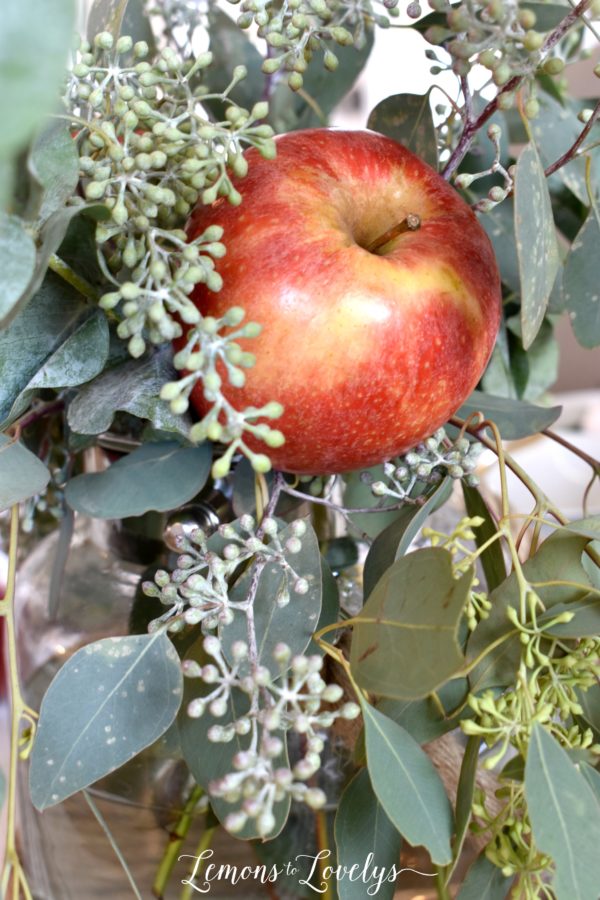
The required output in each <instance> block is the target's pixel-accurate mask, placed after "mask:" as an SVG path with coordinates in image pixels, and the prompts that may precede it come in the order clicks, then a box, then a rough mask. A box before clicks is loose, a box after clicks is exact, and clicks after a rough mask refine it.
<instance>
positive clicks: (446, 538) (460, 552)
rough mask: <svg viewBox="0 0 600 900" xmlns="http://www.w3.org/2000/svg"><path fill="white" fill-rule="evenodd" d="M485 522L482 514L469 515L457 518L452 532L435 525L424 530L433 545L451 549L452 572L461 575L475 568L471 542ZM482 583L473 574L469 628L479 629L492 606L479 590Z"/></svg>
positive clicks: (469, 598) (425, 535)
mask: <svg viewBox="0 0 600 900" xmlns="http://www.w3.org/2000/svg"><path fill="white" fill-rule="evenodd" d="M481 525H483V519H482V518H481V516H465V517H464V518H462V519H460V521H459V522H457V524H456V526H455V527H454V529H453V531H452V532H451V533H450V534H444V532H442V531H436V530H435V529H434V528H423V529H422V531H421V534H422V535H423V537H424V538H425V539H426V540H428V541H429V543H430V545H431V546H432V547H441V548H442V549H443V550H447V551H448V553H449V554H450V556H451V557H452V573H453V575H454V577H455V578H460V576H461V575H463V574H464V573H465V572H466V571H467V570H468V569H470V568H471V566H472V565H473V562H474V560H475V556H474V553H473V551H472V549H471V547H469V546H468V544H469V543H472V542H473V541H474V540H475V531H474V530H473V529H477V528H479V527H480V526H481ZM478 586H479V579H478V578H477V576H475V577H474V578H473V581H472V583H471V590H470V591H469V596H468V597H467V602H466V605H465V609H464V614H465V618H466V621H467V626H468V628H469V631H475V629H476V627H477V625H478V624H479V622H481V620H482V619H487V618H488V617H489V614H490V609H491V608H492V603H491V600H490V599H489V597H488V595H487V593H486V592H485V591H476V590H474V588H476V587H478Z"/></svg>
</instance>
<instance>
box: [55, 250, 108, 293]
mask: <svg viewBox="0 0 600 900" xmlns="http://www.w3.org/2000/svg"><path fill="white" fill-rule="evenodd" d="M48 267H49V268H50V269H52V271H53V272H55V273H56V274H57V275H60V277H61V278H62V279H63V281H66V282H67V283H68V284H70V285H71V286H72V287H74V288H75V290H76V291H79V293H80V294H83V296H84V297H86V298H87V299H88V300H92V301H93V302H94V303H96V302H97V300H98V292H97V291H96V290H95V289H94V288H93V287H92V285H91V284H90V283H89V282H87V281H86V280H85V278H82V277H81V275H78V274H77V272H75V271H74V269H72V268H71V266H70V265H69V264H68V263H66V262H65V261H64V260H63V259H61V258H60V256H57V255H56V253H53V254H52V256H51V257H50V259H49V260H48Z"/></svg>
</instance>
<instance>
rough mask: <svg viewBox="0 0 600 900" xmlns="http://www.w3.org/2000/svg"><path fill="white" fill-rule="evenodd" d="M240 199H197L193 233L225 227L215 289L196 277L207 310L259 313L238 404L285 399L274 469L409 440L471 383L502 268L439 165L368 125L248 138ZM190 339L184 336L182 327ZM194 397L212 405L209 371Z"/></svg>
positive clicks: (444, 415) (391, 452) (364, 461)
mask: <svg viewBox="0 0 600 900" xmlns="http://www.w3.org/2000/svg"><path fill="white" fill-rule="evenodd" d="M246 158H247V160H248V163H249V172H248V175H246V176H245V177H244V178H240V179H237V180H235V186H236V188H237V189H238V190H239V191H240V193H241V195H242V198H243V202H242V205H241V206H240V207H233V206H231V205H230V204H229V203H228V201H227V200H226V199H224V198H220V199H219V200H217V201H216V202H215V203H213V204H212V206H202V205H199V206H198V207H196V209H195V210H194V211H193V213H192V215H191V217H190V221H189V223H188V234H189V235H190V236H191V237H194V236H196V235H197V234H199V233H201V232H202V231H203V230H204V229H205V228H206V227H207V226H208V225H211V224H218V225H221V226H222V227H223V228H224V236H223V241H224V242H225V244H226V246H227V254H226V255H225V257H224V258H223V259H221V260H219V262H218V265H217V270H218V271H219V273H220V274H221V275H222V277H223V282H224V286H223V288H222V290H221V291H220V292H219V293H213V292H210V291H208V290H207V289H206V288H205V287H204V286H203V285H199V286H198V287H197V288H196V289H195V291H194V293H193V294H192V297H193V299H194V301H195V303H196V305H197V306H198V308H199V309H200V311H201V312H202V313H203V314H204V315H211V316H216V317H218V316H221V315H223V313H225V311H226V310H227V309H229V308H230V307H232V306H241V307H243V308H244V310H245V311H246V321H254V322H259V323H260V324H261V325H262V326H263V331H262V333H261V334H260V336H259V337H258V338H253V339H250V340H244V341H240V344H241V346H242V347H243V349H245V350H249V351H250V352H252V353H254V354H255V355H256V365H255V366H254V367H253V368H251V369H249V370H247V378H246V384H245V386H244V387H242V388H235V387H231V386H230V385H228V384H227V381H226V375H225V372H224V371H222V372H221V375H222V377H223V391H224V393H225V395H226V396H227V398H228V399H229V401H230V402H231V403H232V404H233V405H234V406H235V408H236V409H243V408H244V407H246V406H256V407H260V406H262V405H263V404H265V403H267V402H269V401H271V400H277V401H279V402H280V403H282V404H283V406H284V414H283V416H282V417H281V419H279V420H278V421H277V422H273V423H272V424H273V426H274V427H277V428H279V429H280V430H281V431H282V432H283V434H284V435H285V439H286V440H285V444H283V446H281V447H280V448H277V449H270V448H266V447H265V445H264V444H263V443H262V442H261V441H258V440H254V439H249V440H248V441H247V443H248V445H249V446H250V447H251V448H252V449H254V450H257V451H259V452H263V453H264V452H267V453H268V454H269V457H270V458H271V461H272V464H273V466H274V468H277V469H280V470H283V471H287V472H296V473H299V474H325V473H337V472H344V471H349V470H352V469H359V468H365V467H368V466H372V465H375V464H377V463H381V462H382V461H384V460H386V459H389V458H391V457H394V456H396V455H398V454H401V453H404V452H405V451H407V450H408V449H410V448H411V447H414V446H415V445H416V444H417V443H418V442H419V441H421V440H423V439H424V438H425V437H427V436H428V435H430V434H431V433H432V432H434V431H435V430H436V429H437V428H438V427H439V426H440V425H442V424H443V423H444V422H446V421H447V420H448V418H449V417H450V416H451V415H452V414H453V413H454V412H455V411H456V410H457V409H458V407H459V406H460V405H461V404H462V402H463V401H464V400H465V399H466V398H467V397H468V396H469V394H470V393H471V391H472V390H473V388H474V387H475V385H476V384H477V382H478V381H479V378H480V377H481V374H482V372H483V370H484V368H485V366H486V364H487V362H488V359H489V357H490V354H491V352H492V349H493V346H494V342H495V339H496V334H497V331H498V327H499V323H500V310H501V288H500V276H499V273H498V268H497V265H496V260H495V258H494V253H493V250H492V246H491V244H490V241H489V239H488V237H487V235H486V234H485V232H484V230H483V228H482V227H481V226H480V224H479V222H478V221H477V218H476V216H475V214H474V213H473V212H472V210H471V209H470V208H469V206H468V205H467V204H466V203H465V202H464V201H463V200H462V199H461V197H460V196H459V195H458V193H457V192H456V191H455V190H454V189H453V188H451V187H450V186H449V185H448V184H447V183H446V182H445V181H444V180H443V178H441V177H440V176H439V175H438V174H437V173H436V172H434V170H433V169H431V168H430V167H429V166H428V165H426V164H425V163H424V162H423V161H422V160H420V159H419V158H417V157H416V156H415V155H413V154H412V153H410V152H409V151H408V150H407V149H406V148H404V147H403V146H402V145H400V144H398V143H397V142H396V141H393V140H391V139H390V138H387V137H385V136H383V135H380V134H375V133H373V132H369V131H341V130H332V129H325V128H322V129H309V130H306V131H299V132H292V133H290V134H286V135H282V136H280V137H279V138H278V139H277V157H276V159H275V160H265V159H263V158H262V157H261V156H260V155H259V153H258V152H257V151H255V150H253V149H251V150H249V151H247V152H246ZM408 213H416V214H417V215H419V216H420V218H421V226H420V228H419V229H418V230H417V231H412V232H406V233H404V234H402V235H400V236H399V237H397V238H396V239H394V240H393V241H391V242H390V243H389V244H387V245H385V246H384V247H383V248H381V249H380V250H378V251H377V254H375V253H370V252H369V251H368V250H366V249H365V247H367V246H370V245H371V244H372V243H373V242H374V241H375V240H376V239H377V238H378V237H380V236H381V235H382V234H384V233H385V232H387V231H388V229H390V228H391V227H393V226H394V225H396V224H397V223H398V222H400V221H401V220H402V219H404V218H405V216H406V215H407V214H408ZM180 345H181V341H180ZM191 402H192V406H194V407H195V409H196V410H197V411H198V412H199V413H200V414H201V415H203V414H204V413H205V412H206V411H207V410H208V408H209V407H210V404H209V403H207V401H206V400H205V398H204V395H203V392H202V384H201V383H198V384H197V385H196V387H195V389H194V392H193V393H192V397H191Z"/></svg>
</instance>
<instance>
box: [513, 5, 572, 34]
mask: <svg viewBox="0 0 600 900" xmlns="http://www.w3.org/2000/svg"><path fill="white" fill-rule="evenodd" d="M521 5H522V7H523V9H529V10H531V12H533V13H535V30H536V31H541V32H542V33H544V32H546V31H552V30H553V29H554V28H556V26H557V25H558V24H559V23H560V22H562V20H563V19H564V18H565V16H566V15H567V14H568V12H569V9H568V7H567V8H565V6H564V4H561V3H534V2H529V3H523V4H521Z"/></svg>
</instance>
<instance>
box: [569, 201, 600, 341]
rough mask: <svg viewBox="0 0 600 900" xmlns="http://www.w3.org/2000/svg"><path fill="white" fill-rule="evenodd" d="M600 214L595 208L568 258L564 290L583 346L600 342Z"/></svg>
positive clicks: (573, 322)
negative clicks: (599, 248)
mask: <svg viewBox="0 0 600 900" xmlns="http://www.w3.org/2000/svg"><path fill="white" fill-rule="evenodd" d="M599 246H600V217H599V215H598V211H597V210H596V209H594V208H592V209H591V210H590V212H589V215H588V217H587V219H586V220H585V222H584V223H583V226H582V227H581V230H580V231H579V233H578V234H577V237H576V238H575V240H574V241H573V243H572V245H571V249H570V250H569V255H568V256H567V259H566V261H565V270H564V273H563V281H562V290H563V300H564V304H565V308H566V309H567V310H568V312H569V318H570V320H571V325H572V326H573V331H574V332H575V337H576V338H577V340H578V341H579V343H580V344H581V346H582V347H597V346H598V344H600V265H599V263H598V247H599Z"/></svg>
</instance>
